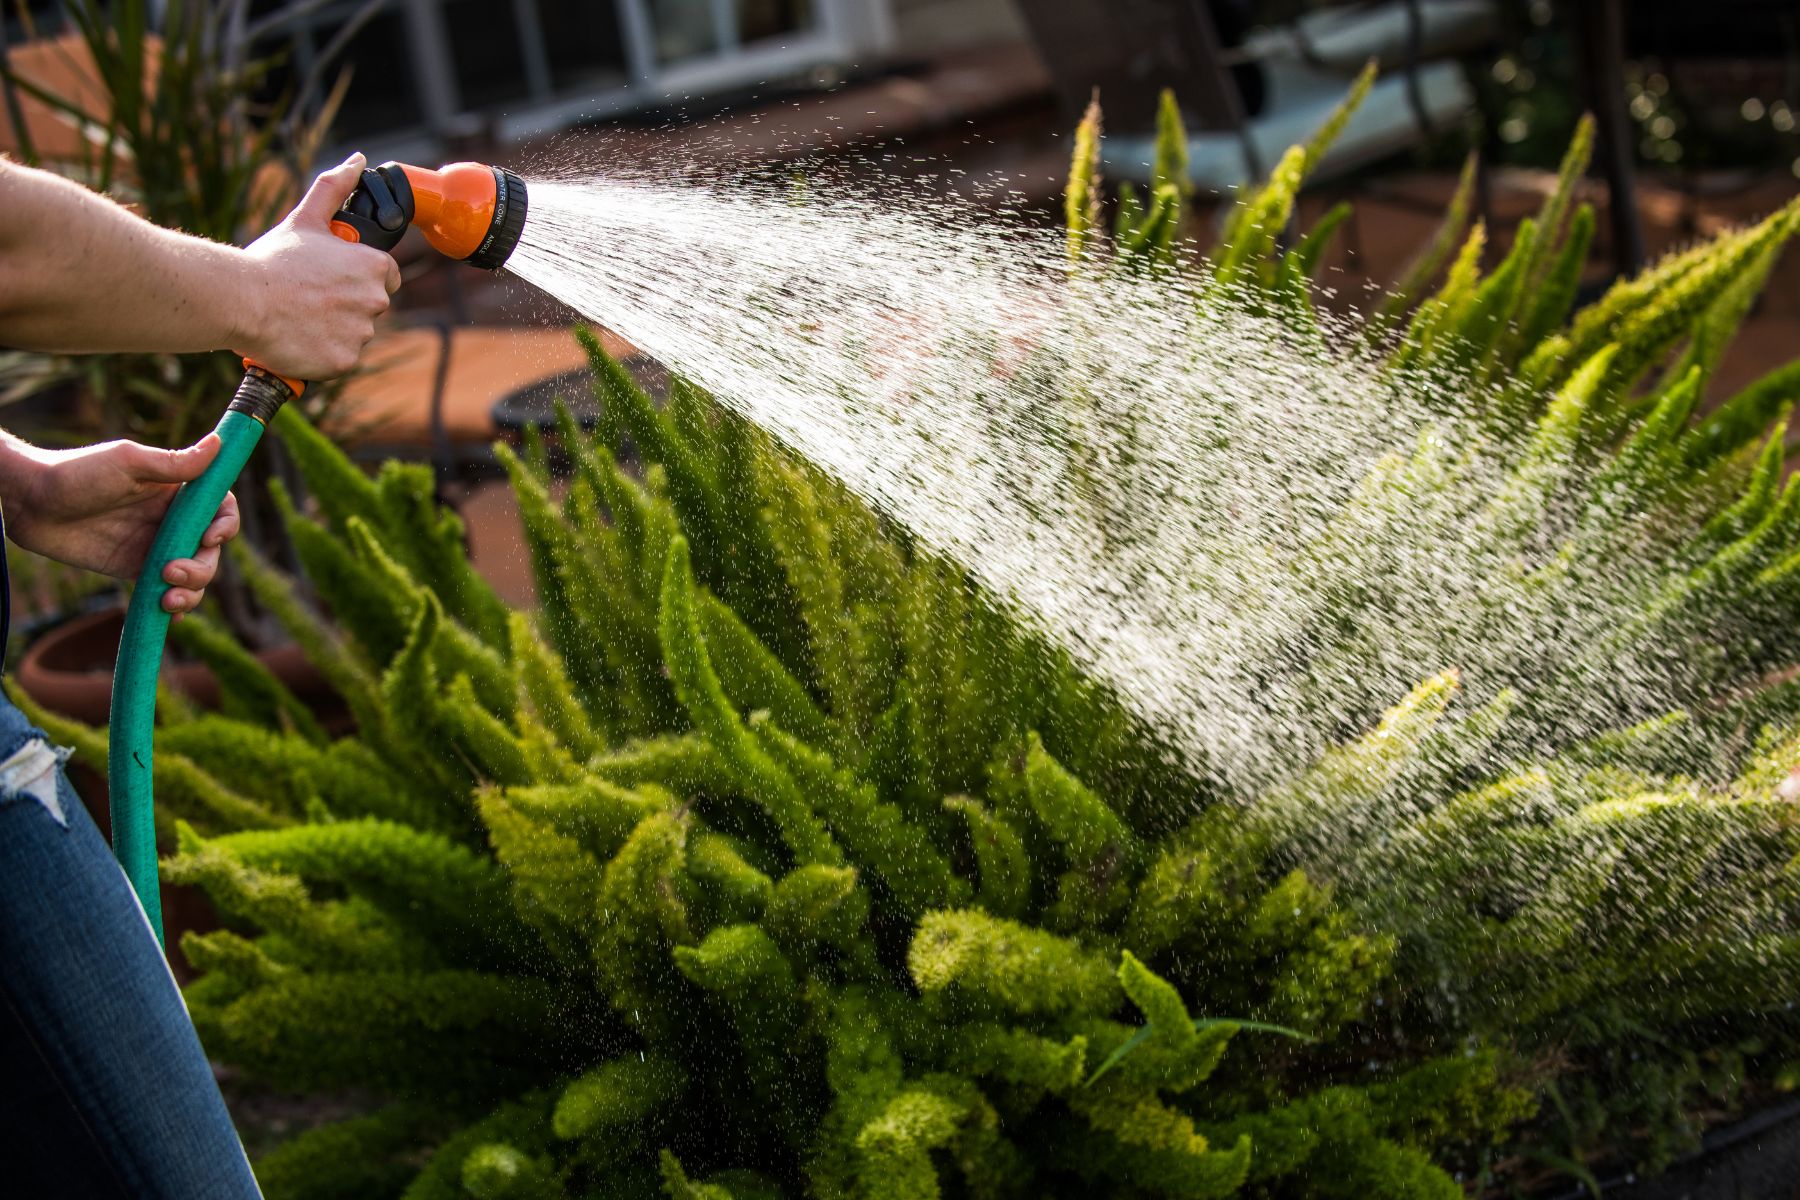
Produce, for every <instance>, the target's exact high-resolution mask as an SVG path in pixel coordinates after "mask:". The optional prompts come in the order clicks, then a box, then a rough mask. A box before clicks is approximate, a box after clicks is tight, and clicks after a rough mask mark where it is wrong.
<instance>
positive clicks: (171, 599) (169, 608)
mask: <svg viewBox="0 0 1800 1200" xmlns="http://www.w3.org/2000/svg"><path fill="white" fill-rule="evenodd" d="M204 597H205V593H204V592H198V591H195V590H194V589H192V588H170V589H169V590H168V591H166V592H164V593H163V598H162V606H163V611H164V612H170V613H187V612H193V611H194V610H195V609H196V608H199V607H200V601H201V600H202V599H203V598H204Z"/></svg>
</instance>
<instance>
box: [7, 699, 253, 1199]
mask: <svg viewBox="0 0 1800 1200" xmlns="http://www.w3.org/2000/svg"><path fill="white" fill-rule="evenodd" d="M0 1191H3V1192H5V1194H6V1195H8V1196H20V1197H34V1198H35V1197H42V1198H44V1200H55V1198H59V1197H70V1198H74V1197H80V1198H82V1200H89V1198H111V1197H125V1198H129V1200H254V1198H255V1197H258V1196H259V1195H260V1193H259V1192H258V1190H257V1187H256V1180H255V1178H254V1177H253V1176H252V1175H251V1173H250V1164H249V1163H248V1162H247V1161H246V1160H245V1158H244V1149H243V1145H242V1144H241V1143H240V1142H239V1141H238V1137H237V1132H236V1131H235V1130H234V1129H233V1128H232V1125H231V1117H230V1116H229V1114H227V1113H226V1111H225V1102H224V1100H223V1099H221V1098H220V1096H219V1085H218V1083H217V1082H216V1081H214V1079H213V1075H212V1069H211V1067H209V1066H208V1064H207V1061H206V1055H205V1053H204V1052H202V1050H201V1049H200V1039H199V1038H198V1037H196V1036H195V1034H194V1027H193V1025H192V1023H191V1022H189V1020H188V1015H187V1008H186V1007H185V1006H184V1005H183V1004H182V1001H181V993H180V992H179V991H178V990H177V989H176V987H175V980H174V977H173V976H171V975H170V974H169V967H168V964H167V962H166V961H164V959H163V955H162V950H161V948H160V947H158V946H157V944H156V938H155V936H154V935H153V934H152V933H151V932H150V925H149V922H148V921H146V920H145V918H144V911H143V909H142V908H140V907H139V906H138V902H137V897H136V896H135V895H133V894H132V891H131V885H130V884H129V883H127V882H126V880H125V873H124V871H122V870H121V869H120V868H119V864H118V863H117V861H115V860H114V858H113V856H112V851H111V850H110V849H109V848H108V847H107V844H106V841H105V839H104V838H102V837H101V836H100V831H99V830H98V829H97V828H95V826H94V822H93V819H92V818H91V817H89V816H88V813H87V809H86V808H84V807H83V806H82V803H81V801H80V799H79V798H78V797H77V796H76V795H75V791H74V789H73V788H71V787H70V786H69V781H68V780H67V779H66V778H65V777H64V775H63V772H62V767H61V762H60V756H59V755H58V754H57V753H56V752H55V751H53V750H52V749H51V748H50V747H49V746H48V745H47V744H46V742H45V740H44V735H43V733H42V732H41V731H39V730H37V729H35V728H33V727H32V725H31V723H30V722H29V721H28V720H26V718H25V716H24V714H22V713H20V712H19V710H18V709H17V708H15V707H14V706H13V705H12V704H11V703H9V702H7V701H6V700H5V699H4V697H0Z"/></svg>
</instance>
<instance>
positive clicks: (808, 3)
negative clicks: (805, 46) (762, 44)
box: [737, 0, 814, 42]
mask: <svg viewBox="0 0 1800 1200" xmlns="http://www.w3.org/2000/svg"><path fill="white" fill-rule="evenodd" d="M737 20H738V40H739V41H740V42H757V41H761V40H763V39H764V38H774V37H782V36H784V35H786V34H791V33H799V32H801V31H803V30H808V29H811V28H812V26H813V20H814V17H813V5H812V0H737Z"/></svg>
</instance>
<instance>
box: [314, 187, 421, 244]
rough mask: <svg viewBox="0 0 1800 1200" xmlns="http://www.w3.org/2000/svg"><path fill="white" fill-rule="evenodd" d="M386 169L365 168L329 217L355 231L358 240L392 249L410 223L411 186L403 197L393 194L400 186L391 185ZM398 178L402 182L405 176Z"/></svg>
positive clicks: (404, 233) (404, 234)
mask: <svg viewBox="0 0 1800 1200" xmlns="http://www.w3.org/2000/svg"><path fill="white" fill-rule="evenodd" d="M386 170H387V168H386V167H380V168H377V167H369V168H367V169H365V170H364V171H363V173H362V179H361V181H360V182H358V183H357V185H356V190H355V191H354V192H351V193H350V198H349V199H347V200H345V201H344V206H343V208H341V209H339V210H338V213H337V215H336V216H335V217H333V218H332V219H333V220H334V221H342V222H343V223H344V224H346V225H348V226H350V227H351V228H352V229H354V230H356V235H357V238H356V240H357V241H359V242H361V243H362V244H363V245H365V246H373V247H375V249H377V250H392V249H393V248H394V247H395V246H398V245H399V244H400V239H401V238H403V237H405V236H406V227H407V225H409V224H410V223H411V222H412V212H411V208H412V205H411V200H412V189H411V188H410V187H407V188H405V190H404V197H402V196H401V195H398V194H396V193H397V192H399V191H400V189H397V188H394V187H392V186H390V184H389V182H388V178H387V176H386V174H384V172H385V171H386ZM401 179H402V181H403V182H404V180H405V176H404V175H402V176H401Z"/></svg>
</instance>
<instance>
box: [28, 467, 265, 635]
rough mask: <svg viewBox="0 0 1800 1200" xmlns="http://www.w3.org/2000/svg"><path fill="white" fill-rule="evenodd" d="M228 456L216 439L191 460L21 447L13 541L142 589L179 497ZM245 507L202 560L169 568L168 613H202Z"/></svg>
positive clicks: (221, 521) (221, 528) (229, 500)
mask: <svg viewBox="0 0 1800 1200" xmlns="http://www.w3.org/2000/svg"><path fill="white" fill-rule="evenodd" d="M218 453H219V436H218V434H216V433H209V434H207V435H206V436H205V437H204V438H202V439H201V440H200V441H198V442H196V443H195V444H194V445H192V446H189V447H188V448H187V449H185V450H157V449H154V448H152V447H150V446H140V445H139V444H138V443H136V442H103V443H101V444H100V445H98V446H87V447H84V448H82V449H80V450H44V449H42V448H40V447H36V446H26V445H24V444H23V443H13V445H12V455H9V461H8V463H7V469H6V472H5V474H6V476H7V481H8V482H9V483H10V485H11V486H9V487H8V489H7V491H6V532H7V534H8V535H9V536H11V538H12V540H13V541H14V542H16V543H18V544H19V545H21V546H23V547H24V548H25V549H27V550H32V551H35V552H36V553H38V554H42V555H43V556H44V557H46V558H54V559H56V560H57V561H59V562H66V563H69V564H71V565H73V566H77V567H86V568H88V569H89V570H91V571H99V572H101V573H102V574H105V575H114V576H117V577H119V578H121V579H135V578H136V577H137V574H138V572H139V571H140V570H142V569H143V566H144V558H145V556H147V555H148V554H149V553H150V543H151V542H152V541H153V540H155V538H156V531H157V529H158V527H159V526H161V524H162V518H163V513H164V512H166V511H167V510H168V507H169V502H170V501H171V500H173V499H174V498H175V492H176V490H177V489H178V488H179V487H180V486H181V485H182V484H184V483H186V482H187V481H188V480H190V479H197V478H199V476H200V473H201V472H202V471H204V470H206V466H207V464H208V463H210V462H212V460H213V459H214V457H216V456H217V455H218ZM237 531H238V506H237V497H236V496H233V495H229V494H228V495H226V497H225V502H224V503H223V504H221V505H220V506H219V511H218V513H217V515H215V516H214V517H213V519H212V523H211V524H210V525H208V526H207V527H206V533H205V534H204V535H202V537H201V538H200V549H199V551H198V553H196V554H195V555H194V557H192V558H177V559H173V560H172V561H170V562H169V564H168V565H167V566H166V567H164V568H163V582H164V583H167V584H169V585H170V587H169V590H168V591H167V592H166V593H165V594H164V595H163V600H162V606H163V608H165V609H167V610H168V611H169V612H172V613H177V614H180V613H184V612H192V611H193V610H194V609H195V608H197V607H198V606H199V604H200V599H201V594H202V593H203V592H204V591H205V588H206V585H207V584H209V583H211V582H212V580H213V576H214V575H215V574H216V573H217V572H218V569H219V550H220V548H221V547H223V546H224V545H225V543H226V542H228V541H230V540H231V539H232V538H234V537H236V536H237Z"/></svg>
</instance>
